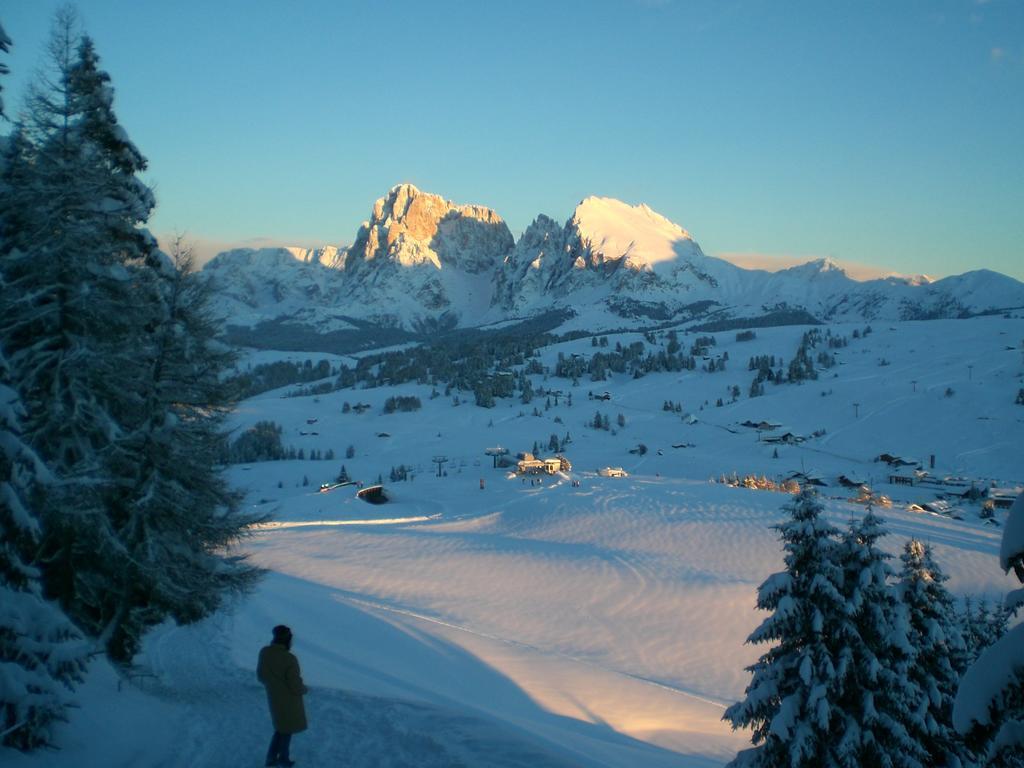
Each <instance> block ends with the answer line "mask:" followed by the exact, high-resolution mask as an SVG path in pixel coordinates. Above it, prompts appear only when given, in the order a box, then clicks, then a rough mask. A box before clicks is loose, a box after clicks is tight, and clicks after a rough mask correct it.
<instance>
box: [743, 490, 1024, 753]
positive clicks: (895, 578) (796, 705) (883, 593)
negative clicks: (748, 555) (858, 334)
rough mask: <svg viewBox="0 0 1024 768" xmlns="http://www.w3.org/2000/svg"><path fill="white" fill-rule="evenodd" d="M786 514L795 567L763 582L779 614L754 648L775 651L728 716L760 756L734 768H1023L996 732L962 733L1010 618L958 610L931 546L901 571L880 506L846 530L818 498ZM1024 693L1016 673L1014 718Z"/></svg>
mask: <svg viewBox="0 0 1024 768" xmlns="http://www.w3.org/2000/svg"><path fill="white" fill-rule="evenodd" d="M1022 507H1024V505H1022ZM784 509H785V511H787V512H788V513H789V519H788V520H786V521H785V522H783V523H782V524H780V525H778V526H776V528H777V530H778V531H779V534H780V538H781V540H782V543H783V549H784V551H785V566H786V567H785V570H784V571H782V572H780V573H776V574H774V575H772V576H770V577H769V578H768V579H767V580H766V581H765V582H764V583H763V584H762V585H761V587H760V589H759V591H758V597H757V606H758V607H759V608H761V609H762V610H765V611H770V612H771V615H770V616H768V618H766V619H765V620H764V621H763V622H762V623H761V625H760V626H759V627H758V628H757V629H756V630H754V632H753V633H752V634H751V635H750V637H749V638H748V642H750V643H755V644H762V643H764V644H770V646H771V647H770V648H769V649H768V650H767V651H766V652H765V653H764V654H763V655H762V656H761V657H760V658H759V659H758V661H757V662H756V663H755V664H754V665H753V666H751V667H749V668H748V669H749V671H751V672H752V673H753V678H752V680H751V682H750V685H749V686H748V687H747V690H746V697H745V698H744V699H743V700H742V701H740V702H738V703H736V704H734V705H732V706H731V707H729V708H728V709H727V710H726V713H725V717H724V719H725V720H727V721H729V722H730V723H731V724H732V725H733V727H734V728H740V727H749V728H751V729H752V731H753V734H752V741H753V744H754V747H753V748H752V749H748V750H745V751H743V752H740V754H739V755H738V756H737V757H736V759H735V760H734V761H733V762H732V763H731V765H733V766H764V767H768V766H772V767H774V766H779V767H780V768H781V766H787V767H788V768H803V767H806V768H811V767H812V766H815V767H816V768H833V767H838V766H893V767H894V768H895V767H903V768H924V767H925V766H940V765H941V766H972V765H1006V766H1019V765H1021V762H1020V756H1019V753H1018V754H1017V756H1016V757H1014V756H1013V752H1012V750H1011V751H1008V750H1005V749H1002V750H1001V751H1000V750H999V749H993V747H992V743H993V742H992V740H991V737H992V735H993V734H994V733H996V732H997V730H998V729H997V728H996V727H995V726H993V725H992V724H991V723H989V724H988V727H986V728H976V727H974V726H975V725H976V724H973V725H972V724H968V726H970V727H968V726H965V727H963V728H961V730H962V731H965V732H969V736H968V738H965V737H964V735H963V734H962V733H961V732H960V731H958V730H957V729H955V728H954V727H953V722H954V715H953V710H954V702H955V701H956V699H957V694H958V687H959V686H960V682H961V678H963V677H964V675H965V673H967V671H968V669H969V668H971V666H972V663H974V662H975V661H976V659H977V657H978V655H979V653H981V652H982V650H983V649H984V648H985V647H987V646H990V645H992V644H993V643H997V641H998V642H1003V641H1002V640H999V638H1000V636H1001V635H1002V633H1003V631H1004V630H1005V627H1006V622H1007V618H1008V613H1007V612H1006V611H1005V610H1002V609H997V610H996V611H993V612H989V611H987V610H985V609H984V607H982V608H981V609H979V610H974V609H971V608H970V607H968V609H967V610H966V611H964V612H960V611H958V610H957V609H956V606H955V604H954V601H953V598H952V597H951V596H950V594H949V593H948V592H947V590H946V588H945V587H944V585H943V582H945V581H946V577H945V576H944V575H943V573H942V571H941V570H940V568H939V566H938V564H937V563H936V562H935V560H934V557H933V553H932V550H931V547H930V546H929V545H927V544H925V543H922V542H920V541H916V540H911V541H909V542H907V543H906V546H905V547H904V549H903V554H902V555H901V557H900V562H901V567H900V569H899V571H898V573H897V572H894V570H893V569H892V568H891V567H890V565H889V563H888V562H887V560H888V559H889V556H888V555H886V554H885V553H883V552H882V551H881V550H880V549H879V547H878V541H879V539H880V538H881V537H882V536H884V535H885V533H886V531H885V528H884V525H883V521H882V520H881V519H880V518H879V517H877V516H876V515H875V514H874V513H873V512H872V511H871V509H870V508H869V510H868V512H867V514H866V515H865V517H864V518H863V519H862V520H860V521H856V522H853V523H851V525H850V526H849V528H848V529H847V530H845V531H840V530H839V529H837V528H835V527H833V526H832V525H831V524H830V523H828V522H827V521H826V520H825V519H824V517H823V516H822V512H823V508H822V505H821V503H820V501H819V500H818V498H817V497H816V495H815V494H814V492H813V491H812V490H809V489H804V490H802V491H801V492H800V493H799V494H798V495H797V496H795V497H794V499H793V500H792V502H790V503H789V504H787V506H786V507H784ZM1022 514H1024V508H1022ZM1022 522H1024V521H1022ZM1021 558H1024V553H1021V554H1020V555H1019V556H1018V561H1020V559H1021ZM1022 574H1024V568H1022ZM979 666H981V664H980V663H979ZM1021 683H1022V676H1021V675H1020V673H1019V672H1018V674H1017V677H1016V678H1015V679H1014V678H1013V677H1012V675H1011V676H1009V678H1008V679H1007V681H1006V685H1007V689H1008V693H1006V695H1002V696H1001V697H999V698H998V702H999V705H1000V706H1001V707H1002V708H1003V709H1007V708H1010V709H1013V708H1014V707H1016V710H1015V712H1011V713H1009V717H1010V721H1011V722H1017V721H1019V720H1020V719H1021V715H1022V714H1024V707H1022V703H1024V700H1022V697H1021ZM1004 714H1005V713H1004ZM1013 716H1016V718H1017V720H1013ZM962 719H963V718H962ZM992 719H993V720H995V721H1000V720H1001V719H1002V720H1005V719H1006V718H1005V717H1002V718H1000V717H999V716H993V718H992ZM979 731H980V734H979ZM986 737H989V738H988V740H986ZM1018 743H1019V742H1018ZM996 746H1000V745H996ZM1000 749H1001V747H1000Z"/></svg>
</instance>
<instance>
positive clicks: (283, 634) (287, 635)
mask: <svg viewBox="0 0 1024 768" xmlns="http://www.w3.org/2000/svg"><path fill="white" fill-rule="evenodd" d="M291 639H292V631H291V629H289V628H288V627H286V626H285V625H284V624H278V625H277V626H276V627H274V642H275V643H286V644H287V643H289V642H291Z"/></svg>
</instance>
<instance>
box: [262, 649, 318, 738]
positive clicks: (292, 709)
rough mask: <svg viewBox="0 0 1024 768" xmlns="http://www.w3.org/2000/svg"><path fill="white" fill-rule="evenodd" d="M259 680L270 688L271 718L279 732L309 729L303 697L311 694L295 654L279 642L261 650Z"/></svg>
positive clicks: (268, 698)
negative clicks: (304, 681) (303, 680)
mask: <svg viewBox="0 0 1024 768" xmlns="http://www.w3.org/2000/svg"><path fill="white" fill-rule="evenodd" d="M256 677H257V678H258V679H259V681H260V682H261V683H263V685H264V686H266V689H267V701H268V702H269V703H270V718H271V720H273V722H274V730H275V731H277V732H278V733H298V732H299V731H304V730H306V708H305V707H304V706H303V705H302V696H303V695H304V694H305V693H306V692H307V691H306V686H305V685H304V684H303V682H302V673H301V672H300V671H299V660H298V659H297V658H295V654H293V653H291V652H290V651H289V650H288V649H287V648H285V647H284V646H283V645H281V644H279V643H273V644H271V645H268V646H267V647H266V648H263V649H262V650H261V651H260V661H259V664H257V666H256Z"/></svg>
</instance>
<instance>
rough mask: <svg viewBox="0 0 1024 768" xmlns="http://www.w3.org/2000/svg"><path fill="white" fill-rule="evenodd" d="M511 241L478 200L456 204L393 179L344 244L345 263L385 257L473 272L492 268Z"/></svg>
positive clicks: (502, 224) (402, 263)
mask: <svg viewBox="0 0 1024 768" xmlns="http://www.w3.org/2000/svg"><path fill="white" fill-rule="evenodd" d="M512 245H513V238H512V233H511V232H510V231H509V229H508V226H507V225H506V224H505V222H504V221H503V220H502V218H501V217H500V216H499V215H498V214H497V213H495V212H494V211H493V210H491V209H490V208H486V207H484V206H481V205H458V204H456V203H453V202H451V201H450V200H445V199H444V198H443V197H441V196H440V195H434V194H430V193H429V192H421V191H420V190H419V189H417V188H416V187H415V186H414V185H412V184H398V185H396V186H394V187H392V188H391V190H390V191H389V192H388V194H387V195H385V196H384V197H382V198H380V199H379V200H377V202H376V203H374V205H373V212H372V214H371V216H370V220H369V221H366V222H364V223H363V225H362V227H360V229H359V233H358V234H357V235H356V239H355V242H354V243H353V244H352V247H351V248H350V249H349V255H348V262H347V263H348V266H349V268H352V267H353V266H357V267H358V264H359V263H360V262H364V263H365V262H371V261H375V260H385V261H388V262H391V263H394V264H397V265H400V266H403V267H410V266H417V265H430V266H433V267H434V268H436V269H441V268H442V266H446V267H454V268H456V269H462V270H464V271H467V272H472V273H479V272H483V271H486V270H488V269H494V268H495V267H496V266H497V265H498V264H500V263H501V261H502V259H503V258H504V255H505V254H506V253H507V252H508V251H509V250H511V248H512Z"/></svg>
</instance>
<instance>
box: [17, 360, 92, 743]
mask: <svg viewBox="0 0 1024 768" xmlns="http://www.w3.org/2000/svg"><path fill="white" fill-rule="evenodd" d="M9 383H10V382H9V376H8V367H7V361H6V360H5V359H4V357H3V354H2V352H0V744H3V745H4V746H8V747H15V748H17V749H32V748H34V747H38V746H41V745H45V744H49V743H51V739H52V733H51V728H52V726H53V723H54V722H56V721H61V720H64V719H65V710H66V708H67V707H68V705H69V703H70V701H69V691H70V688H71V686H72V684H73V683H75V682H77V681H78V680H80V677H81V673H82V672H83V671H84V669H85V662H86V653H87V651H88V648H87V645H86V643H85V641H84V638H83V637H82V635H81V633H80V632H78V630H77V629H76V628H75V627H74V626H73V625H72V624H71V623H70V622H69V621H68V619H67V618H66V617H65V616H64V614H63V613H62V612H61V610H60V608H58V607H57V605H56V604H54V603H52V602H50V601H48V600H46V599H44V598H43V594H42V584H41V582H40V577H39V571H38V569H37V568H35V567H34V565H33V564H32V558H33V556H34V554H35V551H36V548H37V547H38V543H39V535H40V532H41V526H40V523H39V518H38V515H37V512H36V505H37V503H38V500H39V497H40V492H41V489H42V486H43V484H44V483H45V482H46V481H47V480H48V479H49V473H48V472H47V470H46V468H45V467H44V466H43V464H42V462H41V461H40V460H39V458H38V456H36V455H35V453H34V452H33V451H32V450H31V449H30V448H29V447H28V446H27V445H25V444H24V443H23V442H22V440H21V436H20V432H19V426H18V421H19V416H20V414H19V411H20V402H19V399H18V395H17V393H16V392H15V391H14V390H13V389H12V388H11V387H10V386H9Z"/></svg>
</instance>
